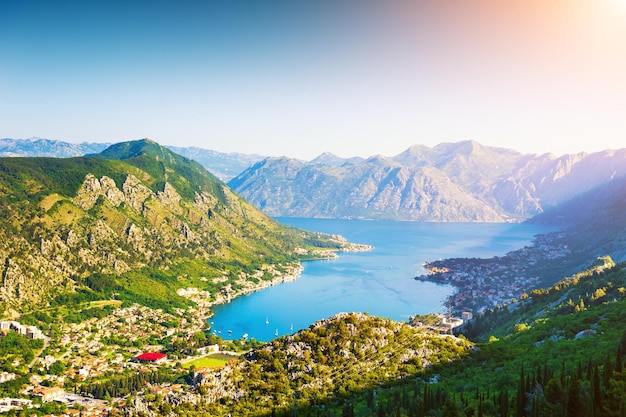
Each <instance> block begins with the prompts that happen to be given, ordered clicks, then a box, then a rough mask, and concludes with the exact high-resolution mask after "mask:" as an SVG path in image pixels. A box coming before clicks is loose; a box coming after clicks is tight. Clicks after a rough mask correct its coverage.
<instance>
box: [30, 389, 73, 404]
mask: <svg viewBox="0 0 626 417" xmlns="http://www.w3.org/2000/svg"><path fill="white" fill-rule="evenodd" d="M64 394H65V390H64V389H63V388H61V387H36V388H35V389H34V390H33V392H32V394H31V396H32V397H34V398H38V399H40V400H41V402H44V403H47V402H50V401H53V400H55V399H56V398H59V397H61V396H63V395H64Z"/></svg>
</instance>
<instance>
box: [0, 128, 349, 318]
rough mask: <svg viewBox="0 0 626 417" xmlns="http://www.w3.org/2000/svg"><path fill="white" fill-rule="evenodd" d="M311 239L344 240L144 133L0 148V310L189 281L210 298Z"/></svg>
mask: <svg viewBox="0 0 626 417" xmlns="http://www.w3.org/2000/svg"><path fill="white" fill-rule="evenodd" d="M318 243H319V244H320V245H321V246H320V247H330V248H331V249H332V248H335V249H336V248H339V247H340V246H341V245H342V243H341V242H331V241H330V239H328V238H326V237H320V236H319V235H318V234H313V233H309V232H304V231H300V230H295V229H292V228H287V227H284V226H282V225H279V224H278V223H277V222H275V221H274V220H272V219H270V218H269V217H267V216H265V215H264V214H262V213H261V212H260V211H259V210H257V209H255V208H254V207H253V206H251V205H250V204H248V203H247V202H246V201H244V200H243V199H242V198H240V197H239V196H238V195H236V194H235V193H233V192H232V191H231V190H230V189H229V188H228V187H227V186H226V185H225V184H223V183H222V182H221V181H219V180H218V179H216V178H215V177H214V176H213V175H211V174H210V173H209V172H208V171H207V170H206V169H205V168H203V167H202V166H201V165H200V164H198V163H196V162H194V161H192V160H190V159H187V158H184V157H182V156H180V155H177V154H174V153H173V152H171V151H169V150H167V149H166V148H164V147H162V146H160V145H158V144H157V143H155V142H152V141H150V140H139V141H134V142H127V143H121V144H116V145H113V146H111V147H110V148H108V149H107V150H105V151H104V152H102V153H101V154H97V155H91V156H89V157H84V158H68V159H56V158H0V277H1V282H0V310H7V309H13V310H17V311H22V312H25V311H32V310H34V309H38V308H42V307H44V306H46V305H50V303H52V305H61V304H65V303H68V302H72V299H73V300H74V302H80V301H85V300H94V299H101V298H110V297H112V296H114V297H117V298H118V299H121V300H128V301H138V302H140V303H142V304H147V305H152V306H155V307H162V308H168V309H171V308H173V307H176V306H184V305H186V304H188V301H187V300H186V299H185V298H182V297H180V296H178V295H177V294H176V291H177V290H178V289H179V288H188V287H193V288H198V289H199V290H203V291H207V292H208V293H209V294H210V300H215V299H216V297H219V296H220V295H222V296H225V295H228V294H236V293H237V292H239V291H242V290H244V289H246V288H248V287H252V286H254V285H258V283H259V280H268V281H269V280H271V279H273V278H274V277H276V276H280V274H285V273H288V271H289V270H290V268H291V267H293V266H294V265H295V264H296V262H297V261H298V259H299V258H300V256H302V253H306V250H307V249H314V246H315V245H316V244H318ZM296 249H298V250H296ZM303 249H305V251H303ZM59 297H60V298H59ZM68 297H69V298H68ZM72 297H73V298H72ZM55 298H56V300H55Z"/></svg>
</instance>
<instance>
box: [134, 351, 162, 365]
mask: <svg viewBox="0 0 626 417" xmlns="http://www.w3.org/2000/svg"><path fill="white" fill-rule="evenodd" d="M165 358H167V355H166V354H165V353H158V352H144V353H142V354H141V355H137V356H135V360H136V361H139V362H152V363H160V362H163V361H164V360H165Z"/></svg>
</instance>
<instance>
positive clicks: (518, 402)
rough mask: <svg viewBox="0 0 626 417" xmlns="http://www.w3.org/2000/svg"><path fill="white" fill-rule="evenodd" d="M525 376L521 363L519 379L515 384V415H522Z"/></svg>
mask: <svg viewBox="0 0 626 417" xmlns="http://www.w3.org/2000/svg"><path fill="white" fill-rule="evenodd" d="M525 379H526V378H525V376H524V365H523V364H522V369H521V371H520V380H519V384H518V385H517V400H516V403H515V417H524V406H525V405H526V404H525V402H526V401H525V397H526V395H525V394H526V391H525V390H524V387H525Z"/></svg>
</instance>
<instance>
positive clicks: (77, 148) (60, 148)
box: [0, 138, 110, 158]
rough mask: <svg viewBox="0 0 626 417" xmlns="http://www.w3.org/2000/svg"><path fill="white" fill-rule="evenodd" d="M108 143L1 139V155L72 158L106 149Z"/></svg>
mask: <svg viewBox="0 0 626 417" xmlns="http://www.w3.org/2000/svg"><path fill="white" fill-rule="evenodd" d="M109 145H110V144H107V143H87V142H83V143H68V142H62V141H59V140H52V139H42V138H30V139H9V138H4V139H0V156H49V157H53V158H71V157H73V156H82V155H85V154H88V153H97V152H100V151H102V150H104V149H106V148H107V147H108V146H109Z"/></svg>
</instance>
